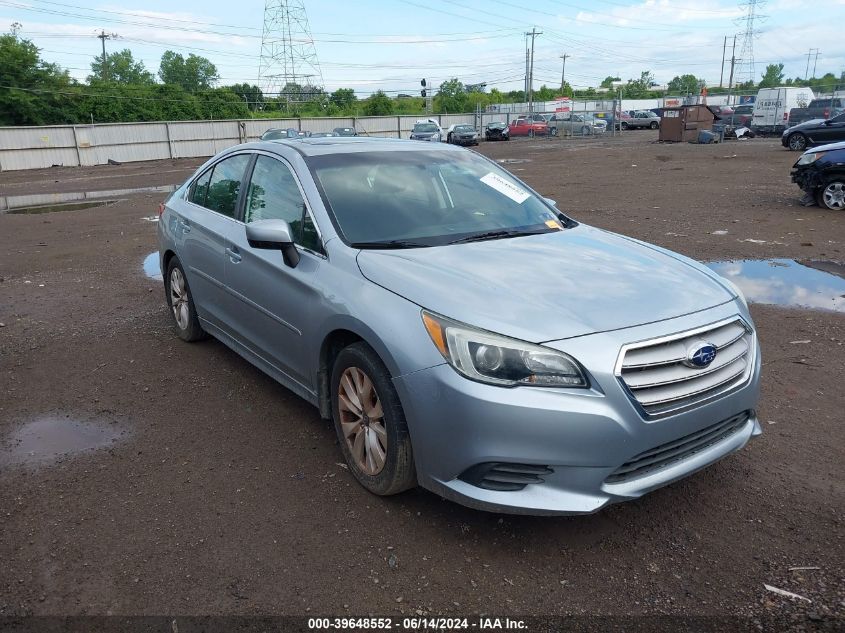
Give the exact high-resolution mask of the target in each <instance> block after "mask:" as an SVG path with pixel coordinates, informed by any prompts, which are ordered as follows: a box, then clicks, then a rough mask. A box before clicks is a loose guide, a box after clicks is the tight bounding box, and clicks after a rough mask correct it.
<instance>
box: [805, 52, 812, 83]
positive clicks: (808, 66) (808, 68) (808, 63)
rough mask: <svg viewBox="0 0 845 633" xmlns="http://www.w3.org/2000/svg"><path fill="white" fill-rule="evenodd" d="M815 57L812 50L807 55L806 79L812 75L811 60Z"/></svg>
mask: <svg viewBox="0 0 845 633" xmlns="http://www.w3.org/2000/svg"><path fill="white" fill-rule="evenodd" d="M812 56H813V49H812V48H811V49H810V50H809V52H808V53H807V67H806V68H805V69H804V79H809V74H810V58H811V57H812Z"/></svg>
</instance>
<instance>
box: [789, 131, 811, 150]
mask: <svg viewBox="0 0 845 633" xmlns="http://www.w3.org/2000/svg"><path fill="white" fill-rule="evenodd" d="M786 144H787V145H789V149H791V150H792V151H793V152H803V151H804V150H805V149H807V137H806V136H804V135H803V134H801V133H800V132H795V133H793V134H790V135H789V138H788V139H786Z"/></svg>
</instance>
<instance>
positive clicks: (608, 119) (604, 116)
mask: <svg viewBox="0 0 845 633" xmlns="http://www.w3.org/2000/svg"><path fill="white" fill-rule="evenodd" d="M593 116H594V117H595V118H597V119H599V120H600V121H604V122H605V123H606V124H607V128H609V129H613V128H614V127H616V129H617V130H621V129H622V123H621V118H617V117H614V116H613V112H596V113H595V114H594V115H593Z"/></svg>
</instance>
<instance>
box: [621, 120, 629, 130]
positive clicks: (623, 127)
mask: <svg viewBox="0 0 845 633" xmlns="http://www.w3.org/2000/svg"><path fill="white" fill-rule="evenodd" d="M621 126H622V129H623V130H627V129H628V124H627V123H626V122H625V121H622V123H621Z"/></svg>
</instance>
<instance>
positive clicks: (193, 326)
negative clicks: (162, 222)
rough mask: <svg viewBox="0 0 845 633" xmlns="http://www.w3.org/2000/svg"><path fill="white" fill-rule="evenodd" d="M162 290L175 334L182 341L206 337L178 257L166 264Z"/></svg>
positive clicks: (192, 340)
mask: <svg viewBox="0 0 845 633" xmlns="http://www.w3.org/2000/svg"><path fill="white" fill-rule="evenodd" d="M164 291H165V295H166V300H167V307H168V308H170V316H171V317H173V326H174V327H175V328H176V335H177V336H178V337H179V338H181V339H182V340H183V341H187V342H189V343H192V342H194V341H200V340H202V339H204V338H207V337H208V334H206V333H205V331H204V330H203V329H202V326H201V325H200V322H199V318H197V309H196V307H194V297H193V295H192V294H191V288H190V286H188V279H187V277H185V270H184V269H183V268H182V263H181V262H180V261H179V258H178V257H175V256H174V257H173V258H171V260H170V262H168V264H167V274H166V275H165V277H164Z"/></svg>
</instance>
